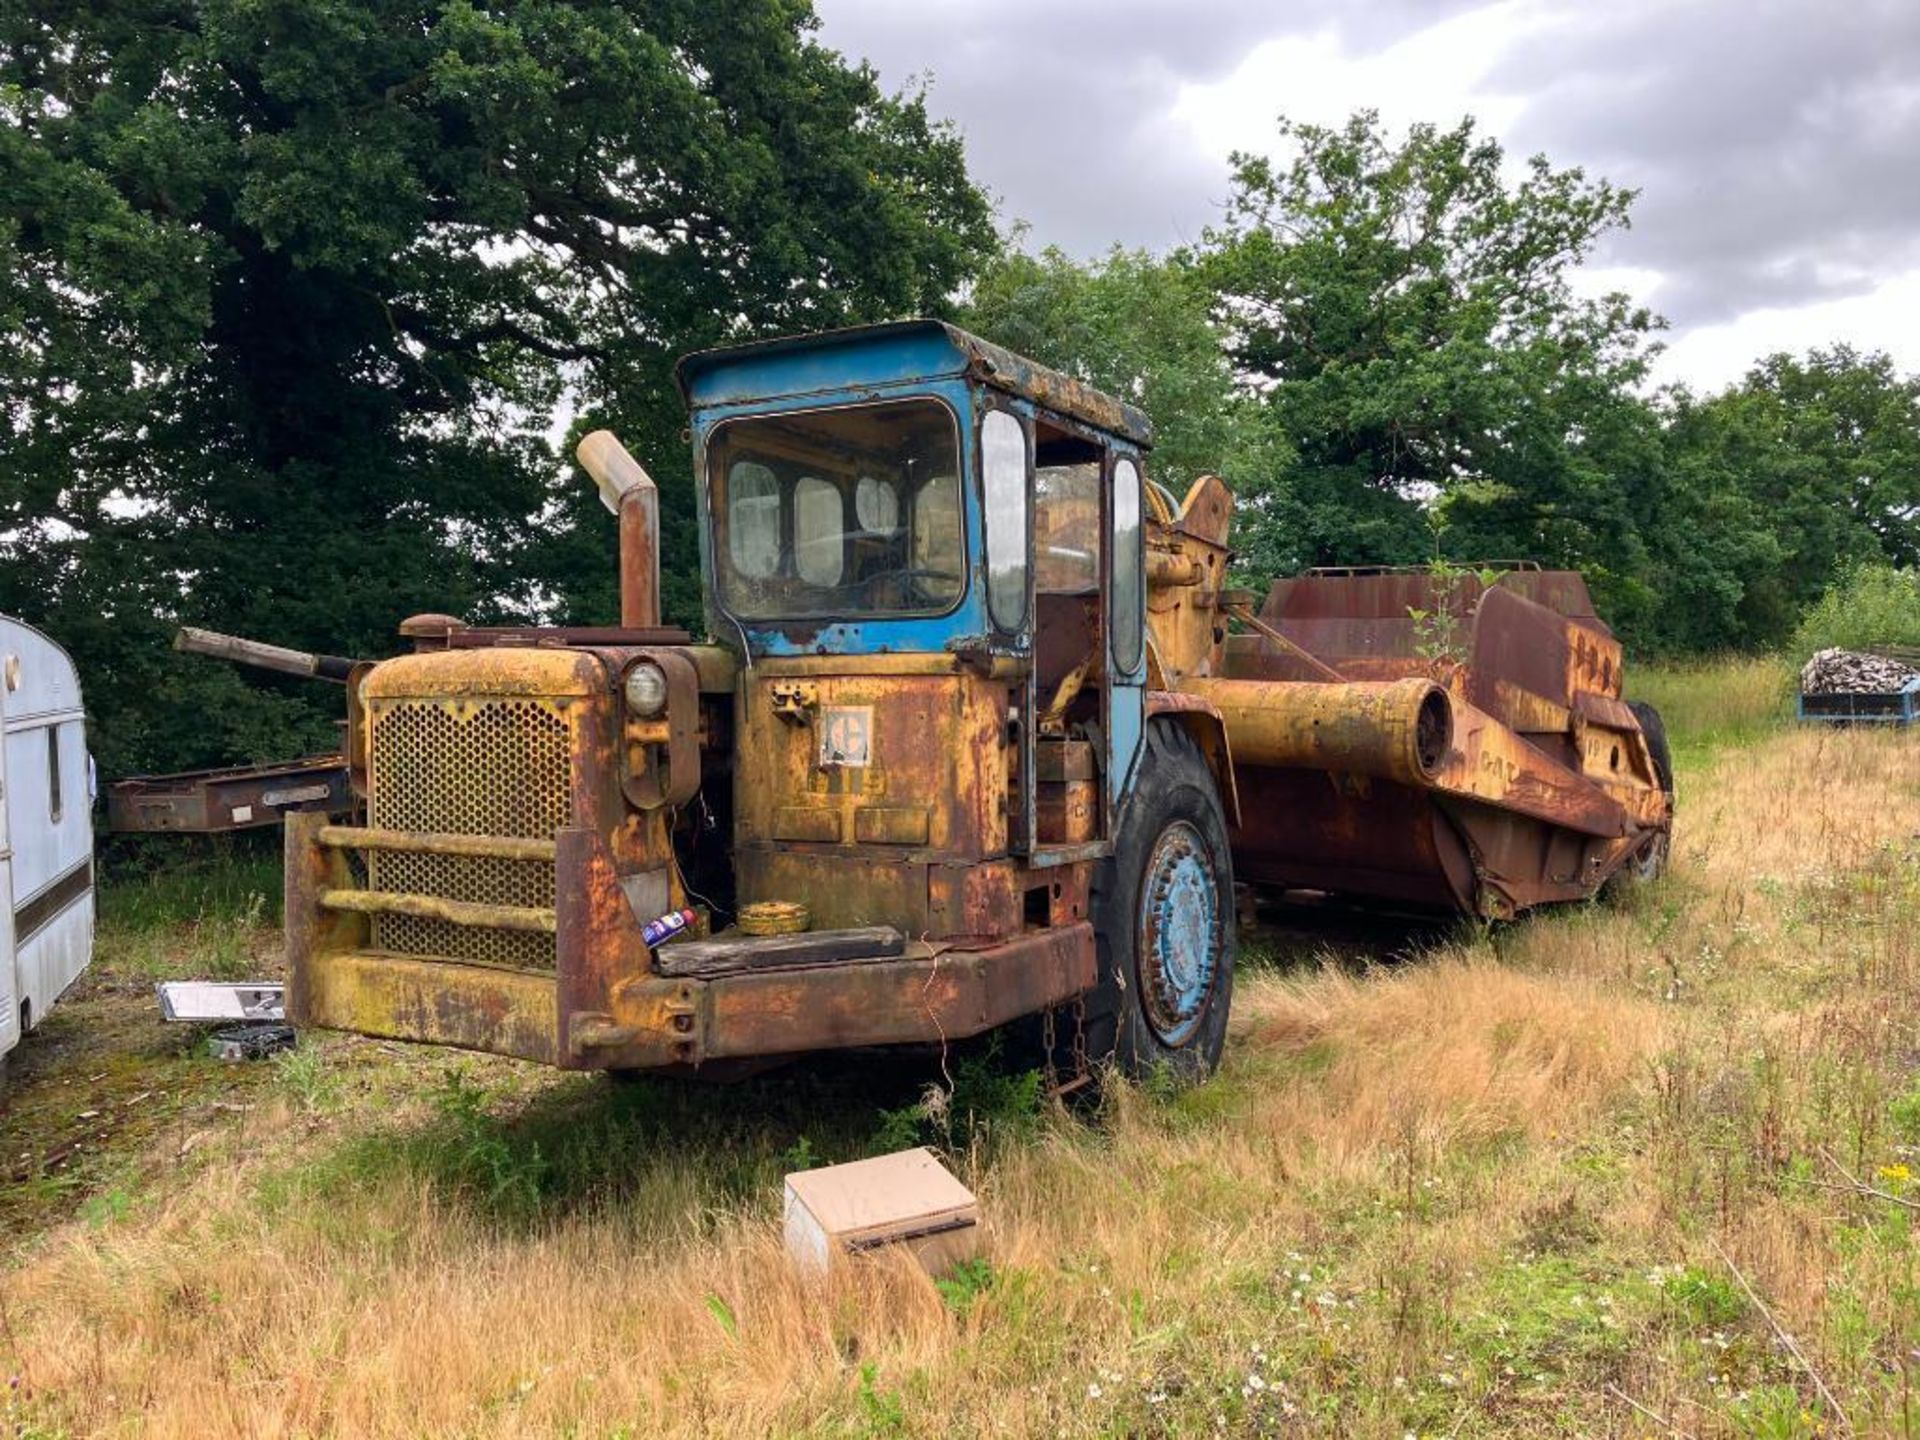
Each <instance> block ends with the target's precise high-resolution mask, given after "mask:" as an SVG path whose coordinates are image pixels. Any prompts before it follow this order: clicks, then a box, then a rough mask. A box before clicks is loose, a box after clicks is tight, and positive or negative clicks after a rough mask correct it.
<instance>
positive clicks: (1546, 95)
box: [1491, 0, 1920, 325]
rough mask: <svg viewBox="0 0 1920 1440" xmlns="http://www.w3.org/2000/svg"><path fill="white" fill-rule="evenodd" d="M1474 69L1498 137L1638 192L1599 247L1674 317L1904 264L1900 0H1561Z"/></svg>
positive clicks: (1831, 287) (1857, 281)
mask: <svg viewBox="0 0 1920 1440" xmlns="http://www.w3.org/2000/svg"><path fill="white" fill-rule="evenodd" d="M1491 83H1492V84H1493V85H1494V86H1496V87H1498V88H1504V89H1507V90H1510V91H1512V92H1515V93H1521V94H1525V95H1526V96H1527V97H1528V103H1527V107H1526V109H1525V110H1524V111H1523V112H1522V113H1521V115H1520V117H1519V119H1518V120H1517V122H1516V123H1515V125H1514V127H1513V131H1512V134H1511V136H1510V137H1509V138H1510V139H1511V140H1512V142H1513V143H1514V145H1515V146H1516V147H1522V146H1523V147H1524V148H1526V149H1529V150H1534V149H1538V150H1544V151H1545V152H1546V153H1547V154H1548V155H1549V156H1550V157H1552V158H1553V159H1554V160H1555V161H1556V162H1557V163H1560V164H1568V163H1575V162H1577V163H1580V164H1583V165H1585V166H1586V167H1587V169H1588V170H1589V172H1590V173H1598V174H1604V175H1606V176H1607V177H1608V178H1609V179H1612V180H1615V181H1617V182H1619V183H1621V184H1626V185H1631V186H1634V187H1636V188H1638V189H1639V190H1640V191H1641V192H1642V193H1641V199H1640V201H1639V204H1638V205H1637V206H1636V208H1635V221H1634V229H1633V231H1632V233H1631V234H1630V235H1628V236H1625V237H1619V238H1617V239H1616V240H1614V241H1613V242H1612V243H1611V244H1610V246H1609V248H1608V252H1607V254H1606V255H1605V256H1604V257H1603V258H1605V259H1609V260H1615V261H1619V262H1621V263H1631V264H1634V265H1640V266H1646V267H1649V268H1651V269H1654V270H1657V271H1659V272H1660V273H1661V275H1662V277H1663V279H1662V283H1661V284H1660V286H1659V288H1658V290H1657V291H1656V293H1655V294H1653V295H1652V296H1651V297H1648V298H1650V299H1651V301H1652V303H1653V304H1654V305H1655V306H1656V307H1657V308H1659V309H1662V310H1664V311H1665V312H1666V313H1667V314H1668V315H1670V316H1671V317H1672V318H1673V319H1674V320H1675V321H1676V322H1677V323H1679V324H1682V325H1694V324H1704V323H1711V322H1713V321H1718V320H1725V319H1728V318H1731V317H1732V316H1734V315H1736V314H1739V313H1741V312H1743V311H1746V310H1750V309H1753V308H1756V307H1759V306H1766V305H1793V304H1804V303H1807V302H1809V301H1813V300H1825V299H1836V298H1839V297H1841V296H1845V295H1850V294H1859V293H1863V292H1864V291H1867V290H1870V289H1871V288H1873V285H1874V283H1875V282H1876V280H1878V279H1880V278H1884V277H1885V276H1887V275H1889V274H1894V273H1897V272H1899V271H1902V270H1905V269H1908V268H1910V267H1911V266H1913V265H1914V264H1916V263H1920V6H1915V5H1913V4H1911V3H1910V0H1899V3H1885V0H1854V3H1849V4H1840V5H1822V4H1817V3H1799V4H1791V3H1785V0H1763V3H1755V0H1695V3H1692V4H1687V5H1671V4H1648V5H1645V6H1643V7H1641V8H1639V9H1633V8H1625V9H1623V8H1613V7H1610V8H1609V9H1608V10H1606V11H1604V12H1601V11H1596V10H1593V9H1583V10H1575V9H1573V8H1572V6H1571V5H1568V6H1567V7H1566V11H1565V15H1564V18H1563V19H1562V21H1561V23H1558V24H1555V25H1553V26H1551V27H1549V28H1547V29H1546V30H1544V31H1542V32H1539V33H1537V34H1535V35H1534V36H1533V37H1532V38H1530V39H1527V40H1524V41H1522V42H1521V43H1520V44H1518V45H1517V46H1516V47H1515V48H1514V49H1513V50H1512V51H1511V52H1509V54H1508V55H1507V56H1506V57H1505V59H1504V60H1503V62H1502V63H1501V65H1500V67H1499V68H1498V70H1497V72H1496V73H1495V75H1494V76H1493V77H1492V80H1491Z"/></svg>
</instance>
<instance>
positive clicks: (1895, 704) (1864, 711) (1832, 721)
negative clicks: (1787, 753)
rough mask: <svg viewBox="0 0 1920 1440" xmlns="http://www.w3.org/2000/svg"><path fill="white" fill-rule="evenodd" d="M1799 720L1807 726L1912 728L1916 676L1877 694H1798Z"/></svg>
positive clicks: (1918, 693)
mask: <svg viewBox="0 0 1920 1440" xmlns="http://www.w3.org/2000/svg"><path fill="white" fill-rule="evenodd" d="M1799 717H1800V719H1801V720H1802V721H1804V722H1806V723H1807V724H1810V725H1896V726H1899V725H1912V724H1914V723H1915V722H1916V721H1920V675H1916V676H1915V677H1914V678H1913V679H1911V680H1909V681H1908V682H1907V683H1906V684H1905V685H1903V686H1901V687H1900V688H1899V689H1898V690H1894V691H1888V692H1883V693H1879V694H1838V695H1809V694H1807V693H1806V692H1805V691H1802V692H1801V694H1800V705H1799Z"/></svg>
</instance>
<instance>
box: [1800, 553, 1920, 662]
mask: <svg viewBox="0 0 1920 1440" xmlns="http://www.w3.org/2000/svg"><path fill="white" fill-rule="evenodd" d="M1876 645H1920V571H1915V570H1896V569H1895V568H1894V567H1893V566H1891V565H1886V564H1879V563H1873V562H1868V563H1863V564H1859V565H1855V566H1854V567H1853V568H1852V569H1850V570H1846V571H1843V572H1842V573H1841V575H1840V576H1839V578H1838V579H1837V580H1835V581H1834V583H1833V584H1832V585H1830V586H1829V587H1827V592H1826V594H1824V595H1822V596H1821V597H1820V598H1819V600H1818V601H1816V602H1815V603H1814V606H1813V608H1812V609H1810V610H1808V611H1807V613H1806V615H1805V616H1804V617H1803V618H1802V619H1801V621H1800V628H1799V629H1798V630H1796V631H1795V632H1794V636H1793V654H1794V659H1795V661H1796V662H1802V661H1805V660H1806V658H1807V657H1808V656H1809V655H1811V654H1813V652H1814V651H1816V650H1827V649H1840V650H1867V649H1871V648H1872V647H1874V646H1876Z"/></svg>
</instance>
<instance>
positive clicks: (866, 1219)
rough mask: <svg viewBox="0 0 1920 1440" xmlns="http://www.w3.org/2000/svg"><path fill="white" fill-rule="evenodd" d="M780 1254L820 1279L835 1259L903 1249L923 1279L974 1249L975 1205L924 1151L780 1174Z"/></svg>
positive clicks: (977, 1222) (977, 1210)
mask: <svg viewBox="0 0 1920 1440" xmlns="http://www.w3.org/2000/svg"><path fill="white" fill-rule="evenodd" d="M786 1217H787V1252H788V1253H789V1254H790V1255H792V1256H793V1259H794V1262H795V1263H796V1264H797V1265H799V1266H800V1268H801V1269H803V1270H806V1271H808V1272H810V1273H813V1274H821V1273H824V1272H825V1271H826V1270H827V1269H828V1268H829V1267H830V1266H831V1265H832V1264H833V1262H834V1261H835V1259H837V1258H839V1257H841V1256H845V1255H848V1254H856V1255H857V1254H860V1253H863V1252H865V1251H869V1250H877V1249H880V1248H881V1247H883V1246H888V1245H903V1246H905V1247H906V1248H907V1250H908V1251H910V1252H911V1253H912V1255H913V1257H914V1258H915V1259H916V1260H918V1261H919V1262H920V1264H921V1265H922V1266H923V1267H924V1268H925V1269H926V1270H927V1271H928V1273H930V1274H936V1275H937V1274H940V1273H942V1272H943V1271H946V1270H948V1269H951V1268H952V1267H953V1266H955V1265H957V1264H959V1263H960V1262H961V1261H963V1260H970V1259H972V1258H973V1257H974V1256H975V1255H977V1254H978V1253H979V1251H980V1206H979V1204H978V1202H977V1201H975V1200H974V1198H973V1192H972V1191H971V1190H969V1189H967V1187H966V1186H964V1185H962V1184H961V1183H960V1182H959V1180H957V1179H956V1178H955V1177H954V1176H953V1174H952V1172H951V1171H949V1170H948V1169H947V1168H946V1166H944V1165H942V1164H941V1163H940V1161H939V1158H938V1157H937V1156H935V1155H934V1153H933V1152H932V1151H931V1150H927V1149H924V1148H923V1149H918V1150H902V1151H900V1152H899V1153H898V1154H894V1155H881V1156H879V1157H877V1158H876V1159H872V1160H855V1161H854V1162H853V1163H852V1164H850V1165H829V1166H827V1167H825V1168H824V1169H820V1170H801V1171H797V1172H796V1173H794V1174H792V1175H789V1176H787V1193H786Z"/></svg>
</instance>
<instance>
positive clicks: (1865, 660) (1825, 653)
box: [1800, 650, 1920, 695]
mask: <svg viewBox="0 0 1920 1440" xmlns="http://www.w3.org/2000/svg"><path fill="white" fill-rule="evenodd" d="M1916 676H1920V669H1915V668H1914V667H1913V666H1911V665H1907V664H1904V663H1902V662H1901V661H1899V660H1891V659H1888V658H1887V657H1886V656H1884V655H1869V654H1866V653H1865V652H1863V651H1860V650H1817V651H1815V652H1814V656H1813V658H1812V659H1811V660H1809V661H1807V663H1806V665H1805V666H1804V667H1803V668H1802V669H1801V671H1800V693H1801V694H1802V695H1891V694H1894V693H1895V692H1897V691H1899V690H1901V689H1903V688H1905V686H1906V685H1907V684H1908V682H1910V681H1911V680H1913V679H1914V678H1915V677H1916Z"/></svg>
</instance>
